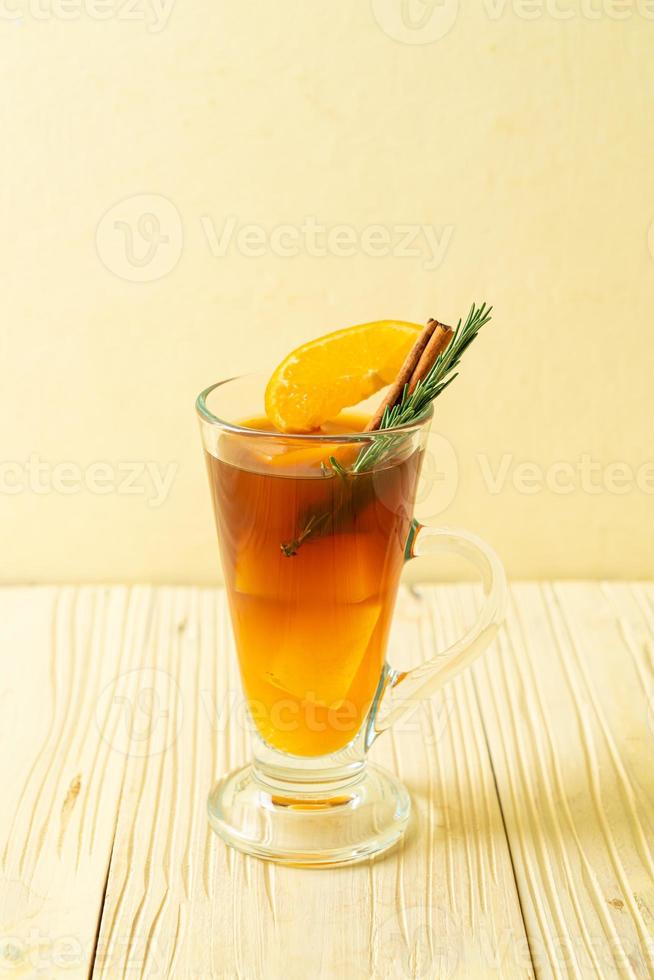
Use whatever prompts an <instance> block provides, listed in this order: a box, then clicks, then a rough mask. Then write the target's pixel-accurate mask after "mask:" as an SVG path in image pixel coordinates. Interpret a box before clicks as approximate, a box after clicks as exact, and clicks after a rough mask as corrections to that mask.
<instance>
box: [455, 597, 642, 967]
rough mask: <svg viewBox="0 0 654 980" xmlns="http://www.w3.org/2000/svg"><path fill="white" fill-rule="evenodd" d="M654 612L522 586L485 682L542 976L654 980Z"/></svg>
mask: <svg viewBox="0 0 654 980" xmlns="http://www.w3.org/2000/svg"><path fill="white" fill-rule="evenodd" d="M652 598H653V592H652V589H651V587H644V586H633V587H632V586H628V585H616V586H608V585H605V586H602V585H600V584H591V583H588V584H583V583H579V584H566V585H557V584H554V585H543V586H533V585H531V586H529V585H522V586H515V587H514V588H513V590H512V603H511V609H510V613H509V622H508V627H507V629H505V630H504V631H503V634H502V636H501V638H500V641H499V644H498V646H497V647H496V649H495V650H494V651H493V652H492V653H491V654H490V655H489V656H488V657H487V658H486V659H485V661H484V662H483V663H481V664H479V665H477V666H476V667H475V670H474V672H475V682H476V686H477V690H478V692H479V701H480V705H481V708H482V714H483V718H484V725H485V727H486V731H487V734H488V740H489V745H490V749H491V754H492V758H493V765H494V769H495V774H496V779H497V786H498V790H499V793H500V797H501V800H502V808H503V812H504V819H505V823H506V828H507V833H508V838H509V843H510V846H511V852H512V855H513V862H514V866H515V868H516V877H517V883H518V888H519V891H520V900H521V904H522V909H523V913H524V916H525V920H526V923H527V929H528V932H529V937H530V949H531V954H532V958H533V961H534V964H535V967H536V969H537V971H538V973H539V974H540V975H541V976H554V977H568V976H572V977H597V976H599V977H613V976H616V977H630V978H634V977H639V978H640V977H649V976H651V975H652V972H653V960H652V955H653V953H654V932H653V929H652V927H653V925H654V920H653V918H652V911H653V910H654V876H653V872H654V863H653V860H652V850H653V848H654V835H653V834H652V828H653V826H654V823H653V819H654V768H653V767H652V759H653V755H654V752H653V749H654V744H653V737H654V727H653V724H654V718H653V717H652V711H651V708H652V703H651V695H652V690H653V686H652V663H653V658H652V623H653V620H652ZM468 599H469V596H468V597H466V601H467V600H468ZM464 605H465V603H464Z"/></svg>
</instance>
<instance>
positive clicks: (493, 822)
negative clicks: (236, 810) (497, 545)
mask: <svg viewBox="0 0 654 980" xmlns="http://www.w3.org/2000/svg"><path fill="white" fill-rule="evenodd" d="M474 601H475V594H474V590H473V589H472V588H471V587H469V586H436V587H421V588H419V589H416V590H415V591H413V592H408V591H407V592H404V593H403V594H402V596H401V597H400V600H399V603H398V613H397V617H396V627H395V630H394V636H393V640H392V650H391V657H390V659H391V660H392V661H393V662H396V663H400V664H407V663H411V662H417V661H418V660H420V659H421V658H423V657H424V656H426V655H427V654H428V653H429V652H430V651H432V650H433V649H434V647H437V646H441V647H442V645H443V644H444V643H445V642H446V641H447V639H448V637H453V636H454V635H455V634H456V633H457V632H458V631H459V630H460V628H461V625H462V623H463V622H464V621H465V620H466V618H469V617H470V615H471V611H472V607H473V604H474ZM0 636H1V638H2V664H3V669H2V676H1V680H0V707H1V710H0V727H1V730H2V731H1V734H2V737H1V739H0V752H1V758H2V773H3V786H2V794H1V796H0V827H1V828H2V835H1V840H0V847H1V848H2V868H1V878H0V884H1V894H0V944H1V945H0V975H1V976H8V977H82V976H88V975H89V974H91V973H92V975H93V976H95V977H123V976H127V977H147V978H154V977H173V978H175V980H177V978H180V980H182V978H195V980H198V978H210V977H214V978H229V980H232V978H236V977H239V978H247V980H257V978H266V980H269V978H272V980H275V978H284V980H294V978H302V980H305V978H309V980H313V978H316V980H318V978H330V980H331V978H345V980H358V978H362V980H363V978H369V977H374V978H393V980H401V978H403V977H429V978H432V977H439V978H447V977H473V978H483V977H520V978H522V977H529V976H533V975H536V976H543V977H551V976H555V977H559V976H560V977H567V976H571V977H614V976H615V977H623V976H624V977H631V978H634V977H647V976H652V975H653V972H654V918H653V916H654V833H653V828H654V766H653V761H654V696H653V694H654V677H653V671H654V584H633V585H628V584H613V583H608V584H599V583H574V584H556V583H553V584H524V585H515V586H513V588H512V600H511V605H510V610H509V618H508V624H507V627H506V629H505V630H504V631H503V633H502V634H501V637H500V639H499V641H498V642H497V644H496V645H495V647H494V648H493V649H492V650H491V651H490V652H489V653H488V654H487V655H486V657H485V658H484V659H483V660H482V662H480V663H478V664H477V665H476V666H475V668H474V669H473V670H471V671H468V672H466V673H465V674H463V675H461V676H459V677H458V678H457V679H456V681H455V682H453V683H452V684H450V685H449V686H448V687H447V688H445V689H443V691H442V693H441V695H440V697H436V698H435V699H434V700H433V701H431V702H429V703H425V704H424V705H422V706H421V707H420V708H419V709H418V710H417V711H416V712H415V714H414V716H413V717H412V718H409V719H407V720H405V722H404V723H403V725H402V727H401V729H398V730H396V731H394V732H393V733H392V734H391V735H388V736H385V737H384V738H383V739H380V740H379V741H378V743H377V744H376V746H375V748H374V749H373V755H374V756H375V757H376V758H377V760H381V761H383V763H384V764H386V765H387V766H388V767H389V768H391V769H393V770H395V771H396V772H398V773H399V774H400V775H401V777H402V778H403V779H404V780H405V782H406V784H407V786H408V787H409V789H410V791H411V794H412V797H413V803H414V811H413V817H412V822H411V825H410V830H409V832H408V835H407V837H406V839H405V841H404V843H403V844H402V845H400V847H399V848H398V849H396V850H395V851H394V852H391V853H390V854H389V855H387V856H386V857H384V858H382V859H380V860H378V861H376V862H373V863H370V862H369V863H365V864H362V865H359V866H354V867H350V868H342V869H336V870H333V871H303V870H298V869H293V868H281V867H276V866H273V865H270V864H265V863H261V862H258V861H256V860H254V859H251V858H247V857H244V856H242V855H240V854H237V853H235V852H233V851H230V850H228V849H227V848H226V847H225V846H224V845H223V844H222V842H221V841H220V840H218V839H217V838H216V837H215V836H214V835H213V834H212V833H210V832H209V830H208V828H207V821H206V817H205V798H206V795H207V790H208V788H209V786H210V784H211V782H212V780H214V779H215V777H216V775H217V774H218V773H220V772H223V771H224V770H225V769H228V768H230V767H232V766H234V765H236V764H237V763H239V762H241V761H242V760H245V759H246V758H247V756H248V737H249V736H248V731H247V723H246V720H245V717H244V713H243V705H242V699H241V695H240V688H239V683H238V677H237V672H236V668H235V662H234V654H233V646H232V638H231V633H230V627H229V623H228V617H227V610H226V605H225V598H224V594H223V593H222V592H221V591H219V590H211V589H195V588H158V589H155V588H145V587H139V588H131V589H130V588H123V587H115V588H96V587H81V588H76V587H66V588H59V587H57V588H54V587H53V588H42V587H38V588H15V589H12V588H9V589H4V590H2V591H0Z"/></svg>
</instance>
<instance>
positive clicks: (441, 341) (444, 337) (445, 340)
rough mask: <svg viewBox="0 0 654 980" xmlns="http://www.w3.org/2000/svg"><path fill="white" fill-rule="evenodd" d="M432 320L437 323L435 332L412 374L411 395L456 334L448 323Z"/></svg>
mask: <svg viewBox="0 0 654 980" xmlns="http://www.w3.org/2000/svg"><path fill="white" fill-rule="evenodd" d="M432 322H434V323H435V328H434V332H433V333H432V335H431V338H430V340H429V343H428V344H427V346H426V347H425V349H424V351H423V352H422V355H421V357H420V360H419V361H418V364H417V366H416V369H415V371H414V372H413V374H412V376H411V381H410V382H409V394H410V395H411V394H412V393H413V392H414V391H415V389H416V386H417V384H418V382H419V381H422V379H423V378H425V377H426V376H427V375H428V374H429V372H430V371H431V369H432V368H433V366H434V364H435V363H436V358H437V357H438V356H439V354H442V353H443V351H444V350H445V348H446V347H447V345H448V344H449V342H450V340H451V339H452V337H453V336H454V331H453V330H452V327H448V326H447V324H446V323H438V322H436V321H432Z"/></svg>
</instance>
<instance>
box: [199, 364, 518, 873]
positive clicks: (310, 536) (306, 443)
mask: <svg viewBox="0 0 654 980" xmlns="http://www.w3.org/2000/svg"><path fill="white" fill-rule="evenodd" d="M264 384H265V379H264V378H261V377H257V376H248V377H245V378H235V379H231V380H229V381H223V382H219V383H218V384H216V385H212V386H211V387H210V388H207V389H206V390H205V391H203V392H202V393H201V394H200V396H199V397H198V400H197V411H198V415H199V418H200V426H201V432H202V441H203V446H204V450H205V456H206V461H207V468H208V473H209V482H210V487H211V494H212V498H213V506H214V512H215V517H216V524H217V528H218V539H219V543H220V551H221V557H222V565H223V572H224V577H225V585H226V588H227V595H228V598H229V605H230V610H231V617H232V624H233V628H234V634H235V638H236V648H237V652H238V658H239V665H240V672H241V679H242V683H243V688H244V692H245V696H246V699H247V703H248V708H249V713H250V716H251V720H252V722H253V728H254V731H255V738H254V758H253V761H252V762H251V763H250V764H249V765H247V766H245V767H244V768H242V769H240V770H238V771H236V772H233V773H229V774H227V775H225V776H223V778H221V779H220V781H219V782H218V784H217V785H216V786H215V787H214V789H213V790H212V792H211V794H210V797H209V820H210V823H211V825H212V827H213V828H214V829H215V830H216V831H217V833H219V834H220V836H221V837H223V838H224V839H225V840H226V841H227V843H229V844H231V845H232V846H234V847H237V848H239V849H240V850H243V851H246V852H248V853H250V854H254V855H256V856H258V857H262V858H268V859H271V860H275V861H280V862H283V863H286V864H299V865H315V866H333V865H335V864H344V863H347V862H350V861H355V860H359V859H361V858H364V857H367V856H369V855H371V854H375V853H378V852H380V851H383V850H385V849H386V848H388V847H390V846H391V845H392V844H393V843H395V842H396V841H397V840H398V839H399V837H400V836H401V835H402V833H403V830H404V828H405V826H406V822H407V820H408V817H409V810H410V801H409V796H408V794H407V792H406V790H405V788H404V787H403V786H402V784H401V783H400V782H399V781H398V780H397V779H396V778H395V777H394V776H392V775H391V774H390V773H388V772H386V771H384V770H383V769H381V768H379V767H377V766H373V765H371V764H369V763H367V760H366V755H367V752H368V750H369V748H370V746H371V745H372V743H373V742H374V740H375V739H376V738H377V736H378V735H379V734H380V733H381V732H383V731H384V730H385V729H387V728H388V727H389V726H390V725H391V724H392V723H393V722H394V721H395V720H396V719H397V718H398V717H400V716H401V714H402V713H403V712H404V711H405V710H407V708H408V707H409V706H410V705H412V704H414V703H415V699H416V698H422V697H427V696H429V695H430V694H432V693H433V692H434V691H435V690H436V689H437V688H438V687H440V686H441V684H443V683H444V682H445V681H447V680H449V679H450V678H451V677H452V676H453V675H454V674H455V673H456V672H457V671H459V670H461V669H462V668H463V667H465V666H467V665H468V664H469V663H470V662H471V661H472V660H473V658H474V657H476V656H478V655H479V654H480V653H481V652H482V650H483V649H484V648H485V647H486V646H487V644H488V643H489V642H490V641H491V639H492V638H493V637H494V636H495V633H496V632H497V629H498V626H499V624H500V622H501V620H502V617H503V612H504V605H505V592H506V582H505V577H504V571H503V569H502V565H501V563H500V561H499V559H498V558H497V556H496V554H495V553H494V552H493V550H492V549H491V548H490V547H489V546H488V545H487V544H485V543H484V542H483V541H481V540H480V539H479V538H477V537H475V536H474V535H472V534H470V533H468V532H466V531H459V530H456V531H455V530H452V529H446V528H445V529H438V528H431V527H425V526H424V525H421V524H419V523H418V522H417V521H416V520H415V519H414V517H413V506H414V500H415V495H416V487H417V482H418V479H419V475H420V468H421V464H422V459H423V454H424V448H425V442H426V438H427V434H428V430H429V424H430V419H426V420H425V421H423V422H421V423H420V424H417V425H410V426H404V427H402V428H400V429H394V430H383V431H382V432H345V433H344V434H341V433H336V434H322V433H321V434H319V435H308V436H307V435H287V434H281V433H278V432H271V431H267V430H265V429H264V428H263V427H262V428H260V429H256V428H254V429H253V428H251V427H246V426H244V425H243V424H241V423H242V421H243V420H246V419H250V418H252V417H253V416H255V415H256V414H257V410H258V409H259V406H260V405H262V403H263V390H264ZM364 454H367V455H366V456H364ZM357 461H358V463H357ZM353 469H355V470H357V472H356V473H353ZM435 552H438V553H449V554H452V553H454V554H457V555H459V556H462V557H463V558H465V559H467V560H468V561H469V562H470V563H471V564H472V565H473V566H474V568H475V569H476V570H477V572H478V573H479V574H480V576H481V579H482V582H483V587H484V600H483V604H482V607H481V610H480V612H479V616H478V619H477V622H476V623H475V625H474V626H473V627H472V628H471V629H470V630H469V631H468V632H467V633H466V635H465V636H464V637H462V639H460V640H459V641H458V642H457V643H455V644H454V645H453V646H451V647H450V648H449V649H447V650H445V651H443V652H441V653H439V654H436V653H435V654H434V657H433V658H432V659H430V660H428V661H427V662H426V663H424V664H422V665H421V666H420V667H418V668H416V669H414V670H409V671H403V670H398V669H395V668H393V667H391V666H390V665H389V664H387V663H386V645H387V640H388V634H389V629H390V625H391V617H392V614H393V608H394V605H395V598H396V594H397V588H398V584H399V580H400V575H401V573H402V569H403V568H404V566H405V564H406V563H407V562H408V561H410V560H411V559H412V558H414V557H416V556H419V555H422V554H427V553H429V554H433V553H435Z"/></svg>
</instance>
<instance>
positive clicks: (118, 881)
mask: <svg viewBox="0 0 654 980" xmlns="http://www.w3.org/2000/svg"><path fill="white" fill-rule="evenodd" d="M451 594H452V593H451V590H449V589H447V588H441V589H439V590H438V600H437V602H436V605H434V604H433V603H432V602H430V601H427V600H426V599H425V598H421V597H417V596H411V595H409V594H408V593H405V594H403V596H402V598H401V601H400V603H399V609H398V616H397V621H396V628H395V631H394V636H393V640H392V650H393V655H392V659H393V660H396V661H397V662H398V663H401V664H403V665H406V664H410V663H412V662H413V663H415V662H418V661H419V660H420V659H422V658H423V657H424V656H426V655H427V653H428V652H429V651H431V650H432V649H433V646H434V643H435V642H437V643H439V644H441V645H443V644H444V642H445V641H446V639H447V638H448V636H450V635H451V634H452V631H453V630H454V628H455V626H454V623H453V619H452V616H451V615H450V614H449V612H448V605H449V603H450V596H451ZM144 651H145V652H144V659H143V664H142V668H141V669H143V670H147V671H149V672H150V673H148V674H147V676H146V679H145V682H144V685H141V686H145V687H147V685H148V684H149V683H150V682H151V678H152V676H155V677H156V678H158V681H157V686H158V693H159V701H158V710H157V722H158V724H157V727H156V731H155V729H154V728H153V730H152V731H151V732H149V734H148V738H149V739H150V743H149V744H150V745H151V746H152V747H153V750H152V751H149V750H147V744H148V741H147V739H146V751H145V752H144V751H139V752H138V753H131V754H130V755H129V756H128V759H127V769H126V776H125V786H124V791H123V795H122V798H121V802H120V812H119V817H118V823H117V829H116V836H115V842H114V848H113V854H112V860H111V868H110V873H109V879H108V886H107V893H106V899H105V906H104V912H103V917H102V928H101V933H100V938H99V943H98V955H97V959H96V965H95V974H94V975H96V976H98V977H115V976H123V975H125V974H127V973H128V972H129V971H130V970H131V971H132V975H143V976H158V975H161V976H174V977H175V978H185V977H188V978H191V977H194V978H197V977H212V978H222V977H225V978H230V980H231V978H233V977H244V978H247V980H256V978H259V977H265V978H267V980H268V978H271V980H275V978H277V977H279V978H282V977H283V978H285V980H293V978H295V977H298V978H300V977H301V978H302V980H305V978H311V980H313V978H316V980H318V978H332V977H334V976H346V977H348V978H353V980H356V978H359V977H360V978H368V977H375V978H380V980H385V978H394V980H395V978H398V977H404V976H406V977H423V976H432V975H439V976H443V977H445V976H475V977H478V976H484V977H493V976H502V977H525V976H530V975H531V968H530V960H529V951H528V945H527V941H526V936H525V932H524V927H523V923H522V918H521V914H520V909H519V905H518V900H517V893H516V889H515V883H514V879H513V872H512V867H511V862H510V857H509V853H508V848H507V844H506V838H505V834H504V829H503V824H502V817H501V813H500V810H499V806H498V802H497V797H496V793H495V787H494V782H493V774H492V770H491V766H490V762H489V758H488V752H487V748H486V744H485V740H484V737H483V732H482V728H481V724H480V718H479V712H478V707H477V704H476V697H475V692H474V688H473V684H472V678H471V676H470V675H468V676H464V677H461V678H459V679H458V680H457V681H456V682H455V683H454V684H453V685H452V686H451V688H450V689H449V690H448V692H446V693H444V694H443V696H442V697H441V698H436V699H434V700H433V701H432V702H430V703H425V704H422V705H420V706H419V708H418V710H417V712H416V714H415V715H414V717H413V718H412V719H408V720H407V721H406V722H405V724H404V725H403V729H402V730H400V731H397V732H394V733H393V734H392V735H391V736H386V737H384V738H382V739H380V741H379V742H378V744H377V745H376V746H375V747H374V749H373V754H374V757H375V758H376V759H377V761H380V762H382V763H383V764H385V765H387V766H388V767H389V768H391V769H393V770H395V771H396V772H399V773H400V775H401V776H402V778H403V779H404V780H405V781H406V783H407V785H408V786H409V789H410V790H411V793H412V796H413V802H414V818H413V822H412V825H411V829H410V832H409V834H408V836H407V838H406V840H405V841H404V843H403V844H402V845H401V846H400V847H399V848H398V850H396V851H395V852H394V853H393V854H391V855H389V856H388V857H386V858H385V859H382V860H379V861H377V862H368V863H366V864H363V865H360V866H356V867H351V868H343V869H337V870H333V871H307V870H298V869H293V868H281V867H275V866H272V865H270V864H265V863H262V862H259V861H256V860H254V859H251V858H248V857H245V856H243V855H240V854H237V853H235V852H234V851H231V850H229V849H227V848H226V847H225V846H224V845H223V844H222V843H221V842H220V841H219V840H218V839H217V838H216V837H215V836H214V835H213V834H211V833H209V831H208V829H207V823H206V818H205V800H206V795H207V791H208V789H209V787H210V785H211V782H212V781H213V780H214V779H215V777H216V776H217V775H218V774H219V773H220V772H224V771H225V770H226V769H229V768H231V767H233V766H234V765H236V764H238V763H240V762H242V761H244V760H245V759H247V757H248V733H247V730H246V727H245V724H244V722H243V712H242V698H241V692H240V685H239V681H238V676H237V670H236V666H235V660H234V650H233V641H232V636H231V629H230V627H229V622H228V616H227V608H226V604H225V598H224V594H223V593H217V592H215V591H213V590H196V589H174V590H165V589H164V590H161V589H160V590H157V591H156V592H155V593H154V595H153V616H152V620H151V624H150V632H149V635H148V639H147V642H146V644H145V646H144ZM153 672H157V673H156V674H154V673H153ZM167 678H168V679H174V681H175V682H176V686H173V685H172V684H171V683H169V680H167ZM136 687H137V688H138V684H137V685H136ZM136 693H138V691H136ZM132 696H133V697H134V696H135V691H134V690H133V691H132ZM226 708H227V711H226ZM141 749H142V747H141Z"/></svg>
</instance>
